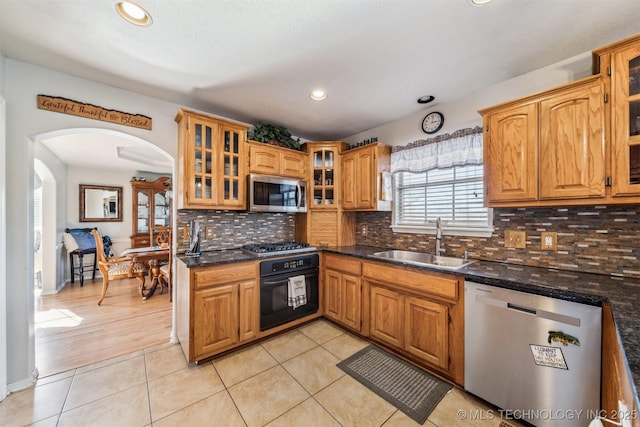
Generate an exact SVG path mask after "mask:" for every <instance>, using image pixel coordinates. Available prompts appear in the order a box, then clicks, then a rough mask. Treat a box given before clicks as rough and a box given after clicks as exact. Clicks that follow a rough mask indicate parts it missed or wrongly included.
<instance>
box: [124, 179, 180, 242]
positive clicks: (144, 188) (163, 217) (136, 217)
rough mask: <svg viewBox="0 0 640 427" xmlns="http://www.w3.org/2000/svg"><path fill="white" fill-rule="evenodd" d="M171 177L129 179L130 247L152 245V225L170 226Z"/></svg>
mask: <svg viewBox="0 0 640 427" xmlns="http://www.w3.org/2000/svg"><path fill="white" fill-rule="evenodd" d="M170 195H171V177H169V176H163V177H160V178H158V179H157V180H155V181H153V182H147V181H131V201H132V203H131V208H132V215H131V228H132V230H131V236H130V238H131V247H132V248H142V247H145V246H153V245H154V241H153V240H154V239H153V238H152V236H151V231H152V230H153V228H154V227H170V226H171V197H170Z"/></svg>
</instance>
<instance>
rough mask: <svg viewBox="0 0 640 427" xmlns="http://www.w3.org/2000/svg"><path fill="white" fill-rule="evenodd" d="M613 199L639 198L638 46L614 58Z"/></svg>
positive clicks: (639, 51) (639, 109)
mask: <svg viewBox="0 0 640 427" xmlns="http://www.w3.org/2000/svg"><path fill="white" fill-rule="evenodd" d="M613 70H614V73H613V76H612V82H611V83H612V92H613V102H614V105H613V110H612V111H613V114H612V120H611V125H612V138H613V152H612V160H613V178H614V179H613V183H612V184H613V195H614V196H625V195H636V194H640V44H635V45H632V46H629V47H627V48H626V49H624V50H622V51H620V52H617V53H615V54H614V55H613Z"/></svg>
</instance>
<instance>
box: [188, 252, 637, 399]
mask: <svg viewBox="0 0 640 427" xmlns="http://www.w3.org/2000/svg"><path fill="white" fill-rule="evenodd" d="M319 250H322V251H327V252H334V253H338V254H342V255H350V256H354V257H358V258H362V259H368V260H371V261H378V262H386V263H391V264H395V265H398V264H400V265H405V266H408V267H413V268H418V269H422V270H427V271H439V272H450V273H452V274H456V275H459V276H463V277H464V278H465V280H470V281H474V282H478V283H482V284H486V285H493V286H498V287H502V288H508V289H512V290H518V291H523V292H529V293H534V294H538V295H544V296H549V297H552V298H559V299H563V300H567V301H574V302H579V303H582V304H589V305H596V306H600V305H602V303H603V302H605V301H609V302H610V304H611V306H612V311H613V316H614V319H615V322H616V327H617V329H618V334H619V335H620V339H621V341H622V347H623V352H624V354H625V356H626V359H627V363H628V366H627V369H628V370H629V372H630V375H631V378H633V386H634V388H635V390H634V391H635V397H636V404H638V385H640V310H638V307H639V306H640V280H638V279H635V280H632V279H625V278H621V277H612V276H607V275H600V274H592V273H581V272H573V271H564V270H555V269H548V268H538V267H528V266H520V265H514V264H506V263H501V262H490V261H475V262H474V263H472V264H470V265H468V266H465V267H462V268H460V269H457V270H449V269H444V268H440V267H426V266H424V267H423V266H416V265H413V264H409V263H403V262H400V261H395V260H385V259H380V258H377V257H374V256H373V254H374V253H375V252H380V251H385V250H389V248H376V247H370V246H341V247H322V248H319ZM275 256H282V255H281V254H276V255H274V257H275ZM177 258H178V259H179V260H180V261H182V262H183V263H184V264H185V265H186V266H187V267H188V268H194V267H206V266H212V265H220V264H227V263H233V262H242V261H251V260H253V261H255V260H260V259H265V258H269V257H268V256H267V257H264V256H260V257H258V256H255V255H249V254H247V253H245V252H243V251H242V250H240V249H230V250H224V251H213V252H203V253H202V254H201V255H200V256H199V257H186V256H185V255H178V256H177Z"/></svg>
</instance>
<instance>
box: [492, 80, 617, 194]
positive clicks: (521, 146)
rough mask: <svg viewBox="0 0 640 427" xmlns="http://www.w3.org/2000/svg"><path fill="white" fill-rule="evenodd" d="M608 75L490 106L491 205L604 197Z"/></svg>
mask: <svg viewBox="0 0 640 427" xmlns="http://www.w3.org/2000/svg"><path fill="white" fill-rule="evenodd" d="M604 95H605V82H604V78H603V77H602V76H600V75H597V76H591V77H587V78H584V79H581V80H579V81H576V82H573V83H570V84H567V85H564V86H560V87H558V88H555V89H551V90H549V91H546V92H542V93H539V94H536V95H532V96H529V97H526V98H523V99H520V100H517V101H514V102H512V103H507V104H503V105H502V106H498V107H494V108H491V109H487V110H483V111H481V113H482V114H483V117H484V126H485V129H484V155H485V158H484V171H485V187H486V194H487V197H486V200H485V203H486V205H487V206H545V205H569V204H574V203H576V201H580V200H581V202H579V203H582V204H585V203H595V202H594V201H595V200H597V202H602V201H603V200H604V198H605V197H606V188H605V182H606V176H607V160H606V149H607V148H606V144H607V133H606V116H607V115H606V110H605V97H604Z"/></svg>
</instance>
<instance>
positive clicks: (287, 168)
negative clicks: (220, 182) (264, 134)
mask: <svg viewBox="0 0 640 427" xmlns="http://www.w3.org/2000/svg"><path fill="white" fill-rule="evenodd" d="M306 163H307V154H306V153H304V152H302V151H296V150H292V149H289V148H282V147H276V146H273V145H267V144H264V143H261V142H256V141H249V172H251V173H257V174H262V175H275V176H283V177H287V178H298V179H305V178H306Z"/></svg>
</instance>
